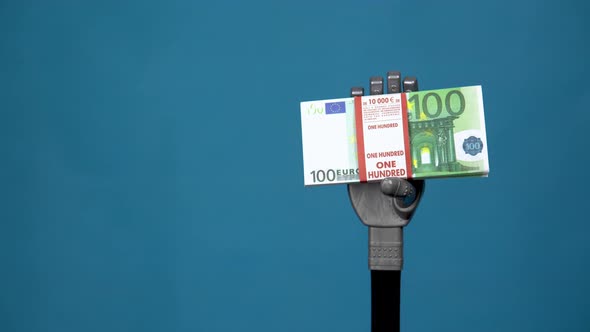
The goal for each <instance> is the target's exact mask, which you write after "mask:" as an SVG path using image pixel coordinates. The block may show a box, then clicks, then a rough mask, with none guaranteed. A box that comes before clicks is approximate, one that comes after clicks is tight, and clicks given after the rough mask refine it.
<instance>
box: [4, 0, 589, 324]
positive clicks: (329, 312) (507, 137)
mask: <svg viewBox="0 0 590 332" xmlns="http://www.w3.org/2000/svg"><path fill="white" fill-rule="evenodd" d="M589 16H590V10H589V5H588V2H587V1H532V0H529V1H503V0H500V1H486V2H476V1H472V0H469V1H467V0H465V1H459V0H450V1H379V0H367V1H360V0H357V1H333V2H327V1H307V0H301V1H287V2H283V1H263V0H259V1H242V2H228V1H216V2H213V1H212V2H198V1H181V0H174V1H159V2H155V1H135V2H131V1H125V2H119V1H114V2H105V1H97V2H95V3H90V2H87V3H82V2H81V1H1V2H0V116H1V117H0V148H1V151H0V152H1V157H0V158H1V159H0V162H1V166H0V169H1V172H0V188H1V189H0V195H1V197H0V204H1V208H0V330H1V331H326V330H330V331H369V329H370V327H369V326H370V298H369V295H370V282H369V272H368V270H367V258H366V254H367V252H366V250H367V249H366V248H367V231H366V228H365V227H364V226H362V225H361V223H360V222H359V221H358V220H357V217H356V216H355V214H354V212H353V211H352V209H351V207H350V205H349V203H348V198H347V195H346V189H345V186H333V187H318V188H304V187H303V174H302V173H303V172H302V159H301V138H300V117H299V109H298V107H299V102H300V101H304V100H314V99H326V98H335V97H343V96H347V94H348V91H349V88H350V87H351V86H355V85H364V86H365V87H367V84H368V77H369V76H371V75H379V74H385V72H386V71H387V70H401V71H402V74H404V75H416V76H417V77H418V78H419V79H420V82H421V84H420V85H421V88H422V89H435V88H446V87H455V86H466V85H474V84H481V85H483V89H484V97H485V107H486V121H487V129H488V142H489V149H490V150H489V151H490V164H491V174H490V177H489V178H487V179H453V180H448V179H447V180H432V181H429V182H428V183H427V192H426V196H425V198H424V200H423V202H422V204H421V207H420V209H419V211H418V212H417V214H416V215H415V218H414V220H413V222H412V224H410V226H408V228H407V229H406V232H405V234H406V246H405V249H406V265H405V270H404V273H403V277H402V279H403V280H402V330H403V331H588V330H589V329H590V315H589V311H588V308H589V306H590V283H589V282H588V280H590V264H589V262H590V241H588V234H589V232H590V224H589V223H588V220H589V218H588V216H587V215H586V211H587V206H586V205H587V204H588V203H587V197H588V195H587V194H586V191H585V189H586V188H587V186H588V185H589V183H588V175H587V173H586V172H587V165H588V162H589V161H590V158H589V157H588V152H587V144H586V143H587V140H588V139H587V137H588V135H587V132H588V123H589V121H590V116H589V115H588V111H589V110H588V98H590V83H589V81H588V76H589V75H590V68H589V65H590V62H589V60H588V59H589V58H590V51H589V50H588V41H589V32H590V21H589V20H588V17H589Z"/></svg>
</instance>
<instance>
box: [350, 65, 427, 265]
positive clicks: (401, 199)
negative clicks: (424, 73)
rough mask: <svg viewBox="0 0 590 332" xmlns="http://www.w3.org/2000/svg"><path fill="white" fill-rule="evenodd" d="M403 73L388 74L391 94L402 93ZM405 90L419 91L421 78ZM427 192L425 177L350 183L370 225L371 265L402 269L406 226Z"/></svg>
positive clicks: (375, 89)
mask: <svg viewBox="0 0 590 332" xmlns="http://www.w3.org/2000/svg"><path fill="white" fill-rule="evenodd" d="M400 78H401V74H400V73H399V72H388V73H387V93H399V92H401V84H400ZM383 83H384V82H383V78H382V77H371V78H370V81H369V84H370V92H371V95H379V94H383ZM403 88H404V92H411V91H417V90H418V81H417V80H416V78H413V77H406V78H405V79H404V81H403ZM363 94H364V89H363V88H359V87H354V88H352V89H351V96H353V97H355V96H362V95H363ZM423 193H424V181H423V180H405V179H400V178H387V179H384V180H383V181H381V183H378V182H374V183H355V184H349V185H348V196H349V197H350V201H351V203H352V206H353V208H354V210H355V212H356V214H357V215H358V217H359V218H360V219H361V221H362V223H363V224H365V225H366V226H368V227H369V268H370V269H371V270H390V271H401V269H402V265H403V229H402V227H404V226H406V225H407V224H408V223H409V222H410V220H411V219H412V215H413V214H414V211H415V210H416V208H417V207H418V204H419V203H420V199H421V198H422V194H423Z"/></svg>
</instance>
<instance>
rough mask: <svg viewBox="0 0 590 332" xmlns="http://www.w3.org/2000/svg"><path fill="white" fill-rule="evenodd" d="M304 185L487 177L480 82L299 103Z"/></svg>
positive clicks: (486, 150)
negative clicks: (405, 179) (400, 179)
mask: <svg viewBox="0 0 590 332" xmlns="http://www.w3.org/2000/svg"><path fill="white" fill-rule="evenodd" d="M301 127H302V143H303V167H304V183H305V185H321V184H336V183H353V182H365V181H377V180H380V179H383V178H386V177H402V178H417V179H424V178H434V177H456V176H486V175H487V174H488V172H489V165H488V144H487V139H486V131H485V121H484V111H483V98H482V91H481V86H470V87H460V88H452V89H440V90H430V91H419V92H409V93H401V94H388V95H376V96H363V97H357V98H356V99H355V98H340V99H330V100H318V101H308V102H302V103H301Z"/></svg>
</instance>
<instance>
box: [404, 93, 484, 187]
mask: <svg viewBox="0 0 590 332" xmlns="http://www.w3.org/2000/svg"><path fill="white" fill-rule="evenodd" d="M406 100H407V110H408V121H409V124H410V125H409V133H410V148H411V152H410V153H411V160H412V172H413V174H414V175H413V177H414V178H428V177H448V176H467V175H487V174H488V172H489V166H488V153H487V150H488V149H487V140H486V132H485V121H484V112H483V98H482V92H481V87H480V86H471V87H462V88H453V89H441V90H432V91H418V92H410V93H407V94H406Z"/></svg>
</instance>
